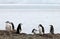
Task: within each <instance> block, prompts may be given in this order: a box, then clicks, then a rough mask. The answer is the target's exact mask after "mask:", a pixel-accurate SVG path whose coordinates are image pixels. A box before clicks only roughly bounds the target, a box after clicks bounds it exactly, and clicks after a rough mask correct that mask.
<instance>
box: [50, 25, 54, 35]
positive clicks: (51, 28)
mask: <svg viewBox="0 0 60 39" xmlns="http://www.w3.org/2000/svg"><path fill="white" fill-rule="evenodd" d="M49 26H50V33H51V34H54V27H53V25H49Z"/></svg>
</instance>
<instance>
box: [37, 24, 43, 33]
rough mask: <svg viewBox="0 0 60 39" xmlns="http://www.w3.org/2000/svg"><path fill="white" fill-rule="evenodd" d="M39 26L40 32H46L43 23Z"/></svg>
mask: <svg viewBox="0 0 60 39" xmlns="http://www.w3.org/2000/svg"><path fill="white" fill-rule="evenodd" d="M38 28H39V33H40V34H44V27H43V26H42V25H41V24H39V26H38Z"/></svg>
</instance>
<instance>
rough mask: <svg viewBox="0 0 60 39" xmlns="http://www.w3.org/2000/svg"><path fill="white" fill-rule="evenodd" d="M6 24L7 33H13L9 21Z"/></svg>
mask: <svg viewBox="0 0 60 39" xmlns="http://www.w3.org/2000/svg"><path fill="white" fill-rule="evenodd" d="M5 23H6V27H5V29H6V31H11V30H12V27H11V26H12V25H11V23H10V22H9V21H6V22H5Z"/></svg>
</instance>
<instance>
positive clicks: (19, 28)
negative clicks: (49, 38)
mask: <svg viewBox="0 0 60 39" xmlns="http://www.w3.org/2000/svg"><path fill="white" fill-rule="evenodd" d="M19 30H22V29H21V24H19V25H18V27H17V34H19V33H20V32H19Z"/></svg>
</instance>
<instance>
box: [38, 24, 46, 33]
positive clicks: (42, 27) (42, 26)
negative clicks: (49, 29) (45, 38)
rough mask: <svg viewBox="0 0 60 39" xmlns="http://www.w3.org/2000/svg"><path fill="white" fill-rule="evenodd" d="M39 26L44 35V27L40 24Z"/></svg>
mask: <svg viewBox="0 0 60 39" xmlns="http://www.w3.org/2000/svg"><path fill="white" fill-rule="evenodd" d="M39 26H40V27H42V32H43V33H44V32H45V31H44V27H43V26H42V25H41V24H39Z"/></svg>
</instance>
